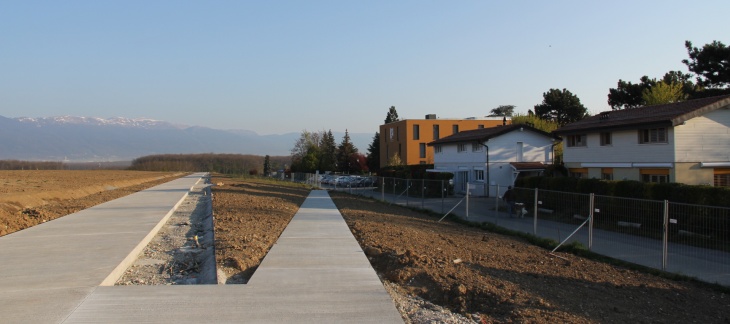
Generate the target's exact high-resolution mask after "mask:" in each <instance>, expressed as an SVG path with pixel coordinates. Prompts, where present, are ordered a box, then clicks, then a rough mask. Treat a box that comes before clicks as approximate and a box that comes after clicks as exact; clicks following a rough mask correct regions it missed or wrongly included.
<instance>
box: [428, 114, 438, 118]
mask: <svg viewBox="0 0 730 324" xmlns="http://www.w3.org/2000/svg"><path fill="white" fill-rule="evenodd" d="M426 119H436V114H428V115H426Z"/></svg>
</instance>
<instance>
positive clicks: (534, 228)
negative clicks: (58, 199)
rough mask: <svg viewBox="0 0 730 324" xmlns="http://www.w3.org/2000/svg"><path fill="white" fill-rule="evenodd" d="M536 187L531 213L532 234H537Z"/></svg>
mask: <svg viewBox="0 0 730 324" xmlns="http://www.w3.org/2000/svg"><path fill="white" fill-rule="evenodd" d="M537 190H538V189H537V188H535V208H534V211H533V214H532V234H534V235H537V201H538V200H537V194H538V191H537Z"/></svg>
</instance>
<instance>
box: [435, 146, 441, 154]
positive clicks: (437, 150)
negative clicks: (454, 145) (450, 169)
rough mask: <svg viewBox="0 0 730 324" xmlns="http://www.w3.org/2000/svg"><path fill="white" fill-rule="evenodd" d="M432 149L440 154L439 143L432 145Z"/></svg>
mask: <svg viewBox="0 0 730 324" xmlns="http://www.w3.org/2000/svg"><path fill="white" fill-rule="evenodd" d="M433 150H434V152H436V154H441V145H436V146H434V147H433Z"/></svg>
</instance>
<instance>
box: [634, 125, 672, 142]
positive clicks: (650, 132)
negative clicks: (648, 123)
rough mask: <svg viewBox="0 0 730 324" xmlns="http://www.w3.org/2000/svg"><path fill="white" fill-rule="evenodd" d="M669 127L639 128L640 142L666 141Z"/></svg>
mask: <svg viewBox="0 0 730 324" xmlns="http://www.w3.org/2000/svg"><path fill="white" fill-rule="evenodd" d="M666 142H667V129H666V128H664V127H661V128H647V129H640V130H639V144H652V143H666Z"/></svg>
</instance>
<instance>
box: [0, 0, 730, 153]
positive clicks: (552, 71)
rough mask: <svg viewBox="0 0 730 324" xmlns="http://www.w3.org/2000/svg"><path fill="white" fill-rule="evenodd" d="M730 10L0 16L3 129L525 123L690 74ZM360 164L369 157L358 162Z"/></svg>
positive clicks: (126, 7) (300, 8)
mask: <svg viewBox="0 0 730 324" xmlns="http://www.w3.org/2000/svg"><path fill="white" fill-rule="evenodd" d="M728 12H730V2H728V1H701V2H692V3H691V2H690V1H250V2H248V1H3V2H2V3H0V31H1V32H0V115H2V116H5V117H47V116H58V115H74V116H94V117H118V116H119V117H130V118H136V117H146V118H152V119H159V120H166V121H170V122H175V123H181V124H188V125H198V126H207V127H212V128H219V129H232V128H235V129H247V130H252V131H255V132H257V133H259V134H282V133H288V132H300V131H302V130H304V129H307V130H323V129H331V130H332V131H344V130H345V129H348V130H349V131H350V132H355V133H374V132H376V131H377V130H378V125H380V124H381V123H382V122H383V120H384V119H385V116H386V113H387V111H388V108H389V107H390V106H395V107H396V109H397V111H398V114H399V115H400V117H401V118H402V119H403V118H423V117H424V115H425V114H430V113H434V114H437V115H438V116H439V117H458V118H463V117H472V116H485V115H487V114H488V113H489V111H490V110H491V109H492V108H495V107H497V106H499V105H505V104H512V105H516V106H517V109H516V111H517V112H521V113H525V112H527V110H528V109H532V108H533V107H534V105H536V104H539V103H540V102H541V101H542V94H543V93H544V92H546V91H548V90H549V89H551V88H558V89H562V88H566V89H568V90H569V91H571V92H572V93H574V94H576V95H577V96H578V97H579V98H580V99H581V102H582V103H583V104H584V105H585V106H586V107H587V108H588V109H589V111H590V112H592V113H598V112H600V111H603V110H608V109H610V108H609V106H608V104H607V103H606V100H607V97H606V96H607V94H608V89H609V88H611V87H615V86H616V83H617V82H618V80H619V79H623V80H628V81H632V82H637V81H638V80H639V78H640V77H641V76H643V75H648V76H649V77H661V76H662V75H663V74H664V73H665V72H667V71H670V70H681V71H685V72H686V71H687V69H686V66H685V65H684V64H682V63H681V60H682V59H685V58H687V53H686V49H685V48H684V41H685V40H690V41H692V42H693V43H694V44H695V46H702V45H703V44H706V43H709V42H712V41H713V40H719V41H722V42H723V43H725V44H728V43H730V37H728V36H730V34H729V32H728V31H730V23H728V20H727V13H728ZM362 149H363V150H364V149H365V148H362Z"/></svg>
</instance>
